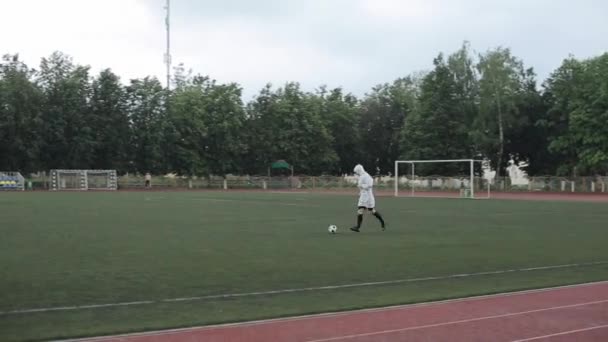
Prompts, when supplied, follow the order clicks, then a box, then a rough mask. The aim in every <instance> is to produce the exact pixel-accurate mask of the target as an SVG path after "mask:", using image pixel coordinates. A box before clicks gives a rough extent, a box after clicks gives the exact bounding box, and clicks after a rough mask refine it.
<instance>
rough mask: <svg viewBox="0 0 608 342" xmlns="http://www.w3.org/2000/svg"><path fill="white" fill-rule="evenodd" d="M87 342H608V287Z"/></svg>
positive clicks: (578, 287) (592, 285) (580, 287)
mask: <svg viewBox="0 0 608 342" xmlns="http://www.w3.org/2000/svg"><path fill="white" fill-rule="evenodd" d="M81 341H97V342H101V341H104V342H110V341H112V342H118V341H123V342H157V341H169V342H177V341H188V342H190V341H205V342H220V341H221V342H231V341H239V342H240V341H247V342H271V341H290V342H291V341H293V342H326V341H327V342H329V341H349V342H363V341H365V342H372V341H373V342H380V341H391V342H393V341H433V342H436V341H451V342H457V341H467V342H468V341H497V342H499V341H511V342H514V341H520V342H524V341H541V342H562V341H602V342H605V341H608V281H605V282H597V283H590V284H583V285H575V286H567V287H559V288H552V289H544V290H536V291H524V292H516V293H510V294H499V295H492V296H481V297H473V298H467V299H459V300H451V301H443V302H434V303H432V302H431V303H425V304H417V305H405V306H395V307H388V308H381V309H369V310H359V311H352V312H344V313H335V314H326V315H313V316H304V317H295V318H286V319H277V320H268V321H257V322H249V323H241V324H230V325H220V326H209V327H200V328H190V329H179V330H168V331H158V332H150V333H142V334H133V335H123V336H111V337H99V338H93V339H88V340H81Z"/></svg>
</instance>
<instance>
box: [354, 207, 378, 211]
mask: <svg viewBox="0 0 608 342" xmlns="http://www.w3.org/2000/svg"><path fill="white" fill-rule="evenodd" d="M357 209H363V210H365V209H367V210H369V211H373V210H374V208H368V207H358V208H357Z"/></svg>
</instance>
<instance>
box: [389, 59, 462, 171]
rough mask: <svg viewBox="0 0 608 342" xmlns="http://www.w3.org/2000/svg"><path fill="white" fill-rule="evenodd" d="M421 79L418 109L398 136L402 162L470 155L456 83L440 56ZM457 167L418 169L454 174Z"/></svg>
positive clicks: (438, 165) (450, 165) (438, 166)
mask: <svg viewBox="0 0 608 342" xmlns="http://www.w3.org/2000/svg"><path fill="white" fill-rule="evenodd" d="M434 65H435V68H434V69H433V70H432V71H431V72H430V73H429V74H428V75H426V76H425V77H424V79H423V80H422V84H421V89H420V97H419V104H418V109H417V110H416V111H414V112H413V113H412V114H411V115H410V116H408V118H407V119H406V121H405V124H404V129H403V131H402V136H401V146H402V151H403V152H402V155H401V158H402V159H462V158H466V157H468V156H470V155H471V144H470V143H469V136H468V133H469V126H468V124H467V117H466V116H467V113H466V112H464V111H463V110H462V106H461V105H460V102H459V99H458V97H457V93H458V89H459V88H458V84H457V83H456V78H455V77H454V74H453V73H452V71H451V70H450V68H449V67H448V65H447V64H446V62H445V61H444V58H443V55H441V54H440V55H439V56H438V57H437V58H435V60H434ZM459 168H460V165H455V164H443V165H441V164H437V165H431V166H421V169H420V171H421V172H425V173H431V172H432V173H438V174H439V173H445V174H447V173H454V172H457V171H460V170H459Z"/></svg>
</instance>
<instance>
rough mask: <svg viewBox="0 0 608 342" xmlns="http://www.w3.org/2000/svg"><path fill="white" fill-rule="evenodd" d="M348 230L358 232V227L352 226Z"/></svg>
mask: <svg viewBox="0 0 608 342" xmlns="http://www.w3.org/2000/svg"><path fill="white" fill-rule="evenodd" d="M350 230H352V231H353V232H357V233H359V228H357V227H352V228H351V229H350Z"/></svg>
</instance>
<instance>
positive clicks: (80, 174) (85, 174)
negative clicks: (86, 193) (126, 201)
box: [51, 170, 118, 190]
mask: <svg viewBox="0 0 608 342" xmlns="http://www.w3.org/2000/svg"><path fill="white" fill-rule="evenodd" d="M116 189H118V183H117V177H116V170H51V190H116Z"/></svg>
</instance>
